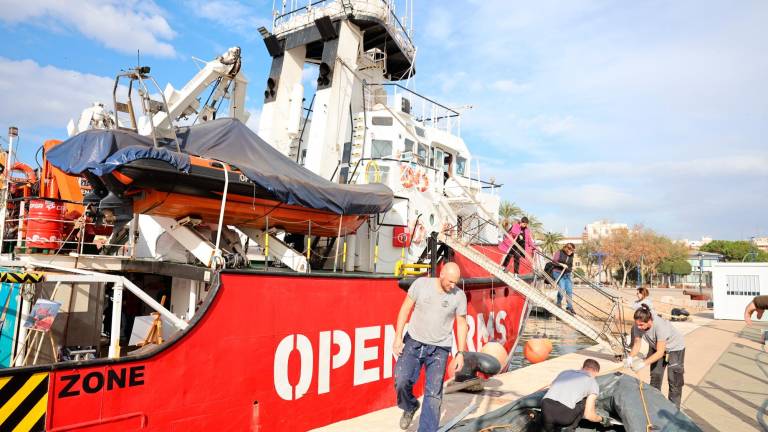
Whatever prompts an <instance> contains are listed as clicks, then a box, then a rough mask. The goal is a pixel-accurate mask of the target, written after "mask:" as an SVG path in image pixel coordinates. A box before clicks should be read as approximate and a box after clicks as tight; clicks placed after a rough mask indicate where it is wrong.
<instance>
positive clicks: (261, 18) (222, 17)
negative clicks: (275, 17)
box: [186, 0, 271, 40]
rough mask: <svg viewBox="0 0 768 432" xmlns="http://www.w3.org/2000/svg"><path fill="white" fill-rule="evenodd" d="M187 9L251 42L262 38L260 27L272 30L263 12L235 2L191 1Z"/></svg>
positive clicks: (222, 0)
mask: <svg viewBox="0 0 768 432" xmlns="http://www.w3.org/2000/svg"><path fill="white" fill-rule="evenodd" d="M186 4H187V7H188V8H189V9H190V10H191V11H192V12H193V13H194V14H195V15H197V16H199V17H201V18H205V19H207V20H210V21H213V22H215V23H217V24H219V25H221V26H222V28H224V29H230V30H233V31H235V32H236V33H239V34H240V35H241V36H245V37H246V38H248V39H249V40H253V39H256V38H260V37H261V35H260V34H259V32H258V30H257V29H258V28H259V27H262V26H263V27H266V28H270V26H271V23H270V21H269V20H268V19H266V18H265V16H266V15H265V14H264V13H263V11H256V10H254V9H253V8H250V7H248V6H246V5H245V4H243V3H240V2H238V1H235V0H190V1H188V2H187V3H186Z"/></svg>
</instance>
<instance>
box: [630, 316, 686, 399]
mask: <svg viewBox="0 0 768 432" xmlns="http://www.w3.org/2000/svg"><path fill="white" fill-rule="evenodd" d="M634 318H635V325H633V326H632V350H631V351H630V352H629V357H627V359H626V360H625V362H626V366H627V367H631V368H632V369H633V370H635V371H639V370H640V369H642V368H644V367H645V366H647V365H650V366H651V386H652V387H656V388H657V389H659V390H661V382H662V381H663V380H664V369H666V368H667V366H669V369H668V370H667V378H668V380H669V395H668V398H669V400H670V401H671V402H672V403H674V404H675V405H676V406H677V407H678V408H680V400H681V399H682V396H683V385H685V378H684V375H685V368H684V367H683V364H684V362H685V339H684V338H683V335H682V334H680V332H679V331H677V329H676V328H675V327H674V326H673V325H672V324H671V323H670V322H669V321H667V320H665V319H664V318H662V317H660V316H658V315H656V316H654V313H653V311H652V310H651V309H650V308H649V307H648V305H645V304H641V305H640V308H639V309H637V310H636V311H635V316H634ZM641 339H645V341H646V342H648V355H647V356H646V357H645V360H644V361H639V360H638V359H635V356H636V355H637V354H638V353H639V352H640V342H641Z"/></svg>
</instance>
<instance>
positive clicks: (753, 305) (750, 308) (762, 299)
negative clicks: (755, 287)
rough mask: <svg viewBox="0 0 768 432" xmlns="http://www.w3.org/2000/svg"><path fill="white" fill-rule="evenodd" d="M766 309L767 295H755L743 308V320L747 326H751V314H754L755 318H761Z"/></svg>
mask: <svg viewBox="0 0 768 432" xmlns="http://www.w3.org/2000/svg"><path fill="white" fill-rule="evenodd" d="M766 309H768V295H761V296H755V298H753V299H752V301H750V302H749V304H748V305H747V308H746V309H745V310H744V321H745V322H746V323H747V325H748V326H752V314H755V317H757V319H761V318H763V313H764V312H765V310H766Z"/></svg>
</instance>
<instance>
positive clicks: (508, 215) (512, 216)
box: [499, 201, 523, 231]
mask: <svg viewBox="0 0 768 432" xmlns="http://www.w3.org/2000/svg"><path fill="white" fill-rule="evenodd" d="M522 216H523V209H521V208H520V207H519V206H518V205H517V204H515V203H513V202H511V201H502V202H501V205H500V206H499V225H501V227H502V228H504V230H505V231H509V229H510V228H512V225H513V224H514V223H515V222H517V220H518V219H520V218H521V217H522Z"/></svg>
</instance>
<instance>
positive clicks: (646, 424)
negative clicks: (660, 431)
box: [637, 378, 653, 432]
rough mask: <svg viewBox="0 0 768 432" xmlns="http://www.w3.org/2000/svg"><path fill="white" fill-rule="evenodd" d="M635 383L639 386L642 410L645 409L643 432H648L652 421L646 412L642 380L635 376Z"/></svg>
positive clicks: (646, 406) (651, 426)
mask: <svg viewBox="0 0 768 432" xmlns="http://www.w3.org/2000/svg"><path fill="white" fill-rule="evenodd" d="M637 384H638V387H639V388H640V400H641V401H642V402H643V411H645V422H646V423H645V432H650V431H651V429H652V428H653V423H651V415H650V414H648V405H647V404H646V403H645V393H644V392H643V381H641V380H640V378H637Z"/></svg>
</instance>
